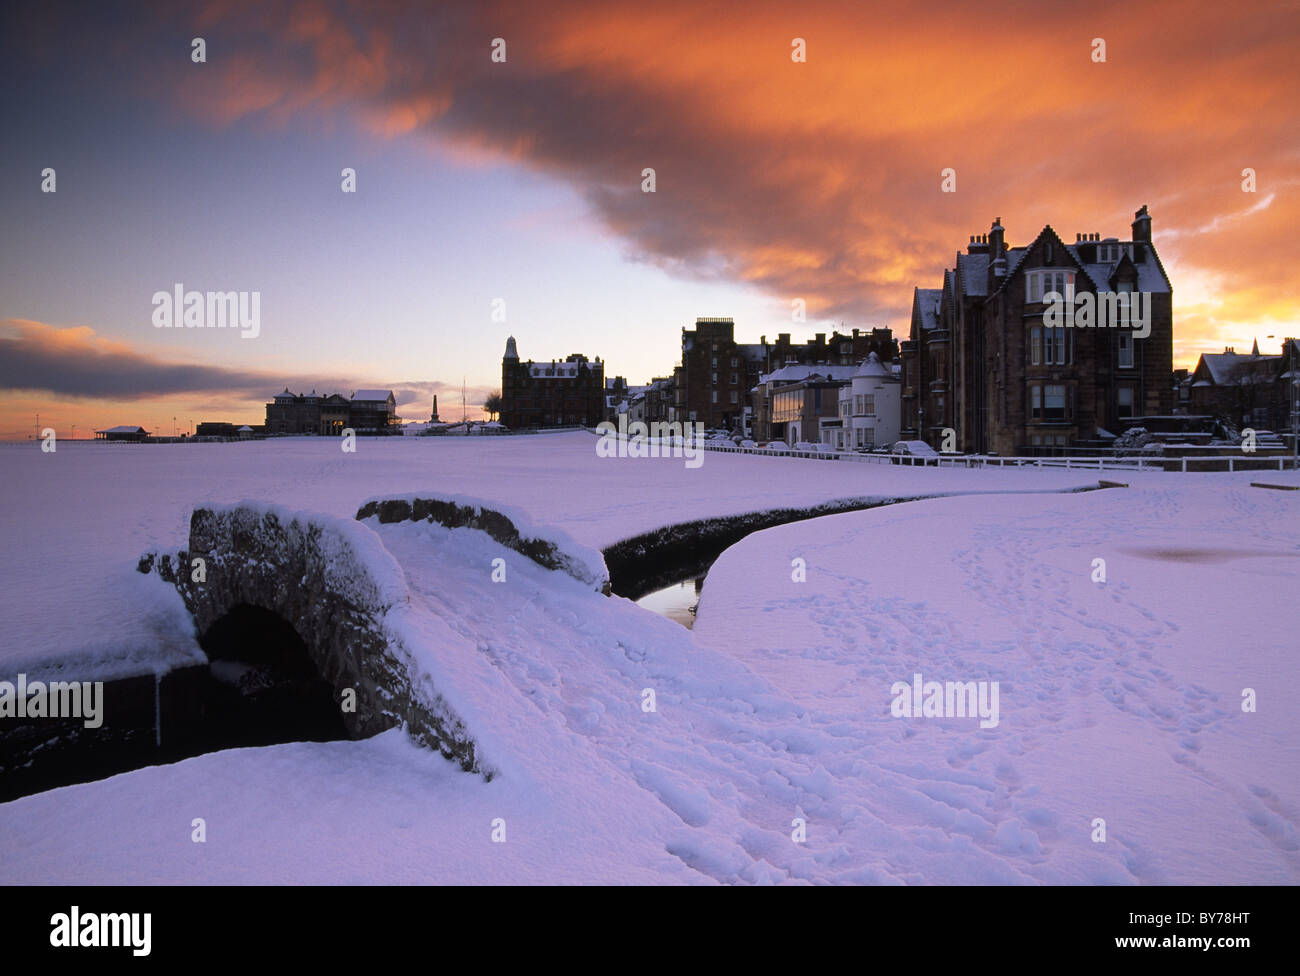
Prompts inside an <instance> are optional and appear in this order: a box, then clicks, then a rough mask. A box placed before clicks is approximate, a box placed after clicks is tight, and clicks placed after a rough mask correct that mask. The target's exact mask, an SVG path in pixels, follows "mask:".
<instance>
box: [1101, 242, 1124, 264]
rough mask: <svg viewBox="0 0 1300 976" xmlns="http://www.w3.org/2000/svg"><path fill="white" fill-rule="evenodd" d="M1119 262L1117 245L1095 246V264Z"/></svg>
mask: <svg viewBox="0 0 1300 976" xmlns="http://www.w3.org/2000/svg"><path fill="white" fill-rule="evenodd" d="M1118 260H1119V245H1118V244H1098V245H1097V263H1098V264H1107V263H1109V262H1111V261H1118Z"/></svg>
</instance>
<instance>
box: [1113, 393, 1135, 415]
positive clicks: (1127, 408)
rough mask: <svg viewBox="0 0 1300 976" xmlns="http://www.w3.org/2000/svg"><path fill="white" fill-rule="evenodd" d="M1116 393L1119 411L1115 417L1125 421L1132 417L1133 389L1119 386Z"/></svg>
mask: <svg viewBox="0 0 1300 976" xmlns="http://www.w3.org/2000/svg"><path fill="white" fill-rule="evenodd" d="M1115 392H1116V397H1117V400H1118V405H1119V409H1118V410H1117V411H1116V416H1118V417H1119V418H1120V419H1125V418H1128V417H1132V416H1133V387H1131V386H1121V387H1120V388H1119V389H1118V390H1116V391H1115Z"/></svg>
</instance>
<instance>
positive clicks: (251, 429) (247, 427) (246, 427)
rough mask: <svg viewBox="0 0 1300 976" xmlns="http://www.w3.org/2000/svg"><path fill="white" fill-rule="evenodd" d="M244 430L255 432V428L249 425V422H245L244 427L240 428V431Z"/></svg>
mask: <svg viewBox="0 0 1300 976" xmlns="http://www.w3.org/2000/svg"><path fill="white" fill-rule="evenodd" d="M244 431H248V432H249V433H250V434H251V433H252V432H253V428H252V427H249V426H248V424H244V426H243V427H240V428H239V432H240V433H241V434H242V433H243V432H244Z"/></svg>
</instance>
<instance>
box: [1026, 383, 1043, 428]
mask: <svg viewBox="0 0 1300 976" xmlns="http://www.w3.org/2000/svg"><path fill="white" fill-rule="evenodd" d="M1029 417H1030V419H1031V420H1042V419H1043V388H1042V387H1041V386H1039V385H1038V384H1034V385H1033V386H1031V387H1030V388H1029Z"/></svg>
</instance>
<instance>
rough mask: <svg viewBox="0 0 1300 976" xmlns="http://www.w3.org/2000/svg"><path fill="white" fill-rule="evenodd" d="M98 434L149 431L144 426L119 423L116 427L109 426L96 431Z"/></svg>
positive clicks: (144, 432)
mask: <svg viewBox="0 0 1300 976" xmlns="http://www.w3.org/2000/svg"><path fill="white" fill-rule="evenodd" d="M95 433H96V434H147V433H149V432H148V431H147V430H145V429H144V428H143V427H132V426H131V425H130V424H118V425H117V426H116V427H107V428H105V429H104V430H97V431H95Z"/></svg>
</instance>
